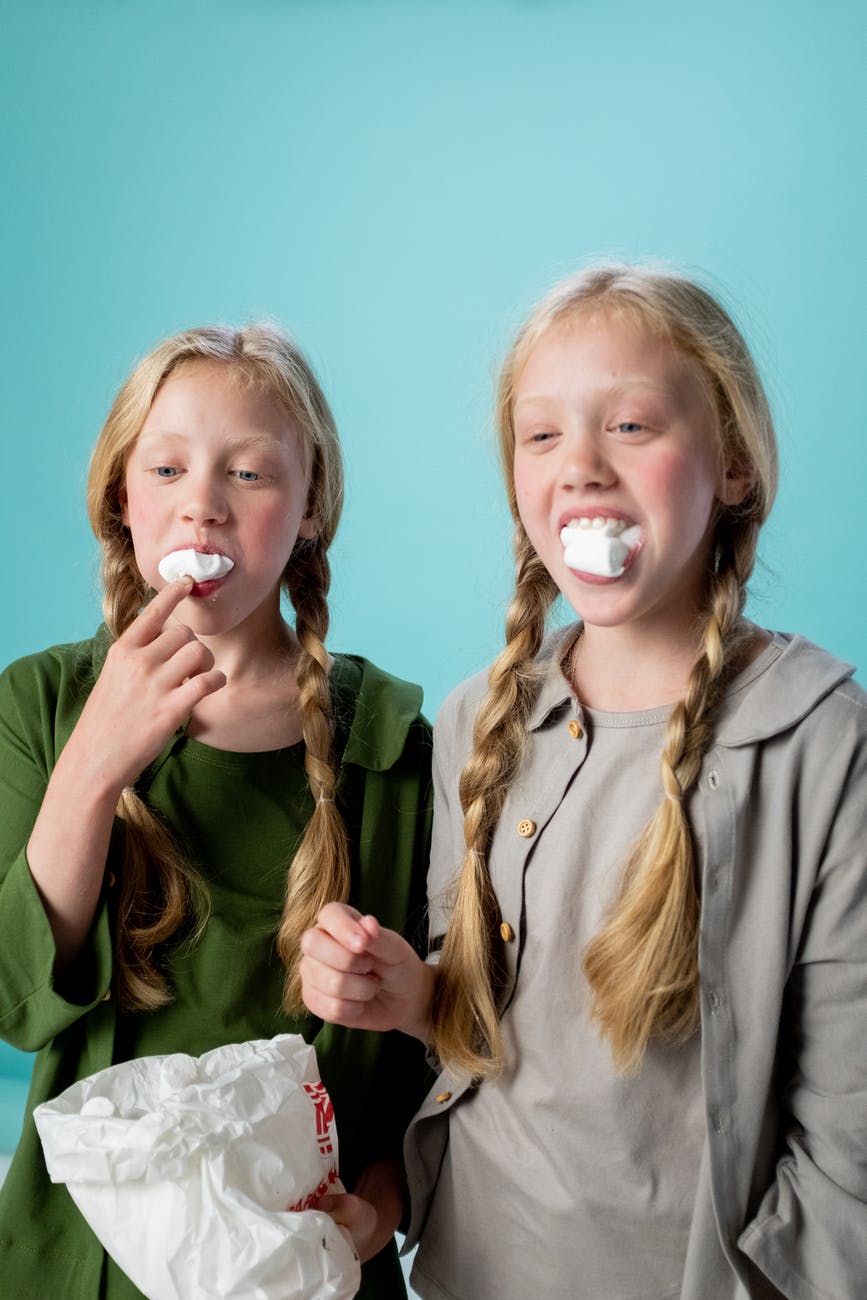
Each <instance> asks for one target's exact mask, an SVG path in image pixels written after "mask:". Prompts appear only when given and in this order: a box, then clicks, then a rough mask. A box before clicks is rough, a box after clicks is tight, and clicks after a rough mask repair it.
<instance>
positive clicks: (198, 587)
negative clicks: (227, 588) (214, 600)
mask: <svg viewBox="0 0 867 1300" xmlns="http://www.w3.org/2000/svg"><path fill="white" fill-rule="evenodd" d="M226 576H227V577H228V574H227V575H226ZM225 581H226V578H209V579H208V580H207V582H194V583H193V585H192V587H191V588H190V593H189V594H190V595H191V596H192V597H193V598H194V599H196V600H206V599H207V597H208V596H213V595H214V593H215V592H217V591H219V590H220V588H221V587H222V585H223V583H224V582H225Z"/></svg>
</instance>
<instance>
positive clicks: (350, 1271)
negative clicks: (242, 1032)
mask: <svg viewBox="0 0 867 1300" xmlns="http://www.w3.org/2000/svg"><path fill="white" fill-rule="evenodd" d="M34 1119H35V1121H36V1127H37V1129H38V1130H39V1136H40V1139H41V1141H42V1147H43V1151H44V1154H45V1161H46V1164H47V1166H48V1172H49V1174H50V1175H51V1179H52V1182H55V1183H66V1185H67V1187H68V1189H69V1192H70V1194H71V1196H72V1198H73V1200H74V1201H75V1203H76V1205H77V1206H78V1208H79V1209H80V1210H81V1213H82V1214H83V1215H84V1217H85V1219H86V1220H87V1222H88V1223H89V1224H90V1226H91V1228H92V1229H93V1231H94V1232H95V1233H96V1235H97V1236H98V1237H99V1239H100V1241H101V1242H102V1244H103V1245H104V1246H105V1248H106V1250H107V1251H108V1253H109V1254H110V1255H111V1256H112V1257H113V1259H114V1260H115V1261H116V1262H117V1263H118V1264H119V1265H120V1267H121V1268H122V1269H123V1270H124V1272H125V1273H127V1274H128V1275H129V1277H130V1278H131V1279H132V1280H133V1282H134V1283H135V1284H136V1286H137V1287H138V1288H139V1290H140V1291H142V1292H143V1293H144V1294H145V1295H146V1296H147V1297H148V1300H192V1298H193V1297H195V1300H350V1297H352V1296H354V1295H355V1293H356V1291H357V1290H358V1288H359V1286H360V1284H361V1273H360V1266H359V1263H358V1259H357V1256H356V1254H355V1251H354V1250H353V1247H352V1244H351V1240H350V1238H349V1235H348V1233H346V1232H345V1231H344V1229H342V1228H338V1227H337V1225H336V1224H335V1223H334V1221H333V1219H331V1218H330V1216H329V1215H327V1214H324V1213H322V1212H320V1211H318V1210H312V1209H310V1208H309V1207H310V1205H312V1203H313V1202H314V1201H315V1200H316V1199H317V1197H319V1196H321V1195H324V1193H325V1192H326V1191H338V1192H339V1191H342V1190H343V1188H342V1185H341V1183H340V1181H339V1179H338V1176H337V1133H336V1129H335V1125H334V1111H333V1107H332V1106H331V1102H330V1100H329V1098H328V1093H327V1092H326V1090H325V1088H324V1086H323V1084H322V1083H321V1082H320V1079H319V1072H318V1069H317V1065H316V1052H315V1050H314V1048H312V1047H310V1046H309V1045H308V1044H307V1043H305V1041H304V1039H303V1038H301V1036H300V1035H298V1034H282V1035H279V1036H278V1037H276V1038H273V1039H262V1040H259V1041H254V1042H247V1043H231V1044H229V1045H228V1046H226V1047H218V1048H215V1049H214V1050H213V1051H211V1052H205V1054H204V1055H203V1056H200V1057H192V1056H185V1055H183V1054H181V1053H177V1054H174V1055H171V1056H145V1057H140V1058H139V1059H138V1060H134V1061H127V1062H125V1063H124V1064H122V1065H113V1066H111V1067H110V1068H109V1069H106V1070H101V1071H100V1072H99V1073H98V1074H94V1075H91V1076H90V1078H87V1079H82V1080H80V1081H79V1082H78V1083H76V1084H73V1085H72V1087H71V1088H67V1090H66V1091H65V1092H63V1093H61V1095H60V1096H59V1097H57V1098H55V1099H54V1100H53V1101H49V1102H44V1103H43V1104H42V1105H41V1106H38V1107H37V1108H36V1110H35V1111H34ZM288 1207H292V1208H291V1209H289V1208H288Z"/></svg>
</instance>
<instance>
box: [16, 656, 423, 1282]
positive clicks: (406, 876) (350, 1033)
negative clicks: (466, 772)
mask: <svg viewBox="0 0 867 1300" xmlns="http://www.w3.org/2000/svg"><path fill="white" fill-rule="evenodd" d="M108 643H109V642H108V636H107V634H106V633H105V632H104V631H101V632H100V633H99V634H98V635H97V637H96V638H94V640H93V641H87V642H81V643H79V644H76V645H67V646H59V647H55V648H53V649H51V650H47V651H45V652H44V653H42V654H39V655H33V656H30V657H29V658H27V659H22V660H19V661H18V662H17V663H15V664H13V665H12V666H11V667H10V668H9V669H7V670H6V672H5V673H4V674H3V675H2V677H0V1035H2V1036H3V1037H4V1038H5V1039H7V1040H8V1041H9V1042H10V1043H12V1044H13V1046H16V1047H18V1048H21V1049H23V1050H25V1051H35V1052H37V1053H38V1054H37V1057H36V1062H35V1068H34V1072H33V1082H32V1087H31V1092H30V1097H29V1101H28V1112H27V1119H26V1121H25V1125H24V1129H23V1132H22V1136H21V1140H20V1142H19V1145H18V1149H17V1151H16V1153H15V1157H14V1159H13V1161H12V1165H11V1168H10V1170H9V1172H8V1174H7V1177H6V1180H5V1183H4V1185H3V1187H2V1189H0V1278H2V1279H3V1282H2V1294H3V1296H4V1297H8V1298H10V1300H11V1297H19V1296H21V1297H27V1298H28V1300H42V1297H45V1296H51V1295H53V1296H57V1297H62V1298H63V1300H73V1298H77V1297H81V1298H82V1300H92V1298H93V1297H97V1296H100V1297H107V1300H132V1297H137V1296H139V1294H140V1293H139V1292H138V1291H137V1289H136V1288H135V1287H134V1286H133V1285H132V1283H131V1282H130V1281H129V1280H128V1279H127V1278H126V1277H125V1275H124V1274H123V1273H121V1272H120V1270H119V1269H118V1268H117V1267H116V1266H115V1265H114V1264H113V1262H112V1261H111V1260H110V1259H109V1258H108V1257H107V1256H106V1255H105V1252H104V1251H103V1250H102V1247H101V1246H100V1244H99V1242H98V1241H97V1239H96V1238H95V1237H94V1235H93V1233H92V1232H91V1231H90V1229H89V1228H88V1226H87V1224H86V1223H85V1222H84V1220H83V1219H82V1217H81V1215H80V1214H79V1212H78V1210H77V1208H76V1207H75V1205H74V1204H73V1202H72V1200H71V1198H70V1196H69V1194H68V1192H67V1191H66V1188H65V1187H64V1186H62V1185H60V1186H55V1185H53V1184H52V1183H50V1182H49V1180H48V1176H47V1173H46V1171H45V1166H44V1162H43V1160H42V1154H41V1148H40V1146H39V1141H38V1137H37V1135H36V1131H35V1127H34V1125H33V1121H32V1119H31V1118H30V1114H31V1112H32V1110H33V1108H34V1106H36V1105H37V1104H38V1103H39V1102H41V1101H43V1100H45V1099H47V1098H49V1097H54V1096H56V1095H57V1094H58V1093H59V1092H61V1091H63V1089H64V1088H66V1087H68V1086H69V1084H71V1083H73V1082H74V1081H75V1080H77V1079H80V1078H82V1077H84V1076H86V1075H88V1074H92V1073H94V1072H95V1071H96V1070H100V1069H103V1068H104V1067H106V1066H108V1065H112V1064H115V1063H116V1062H118V1061H123V1060H127V1059H129V1058H131V1057H138V1056H144V1055H151V1054H162V1053H166V1052H187V1053H189V1054H191V1055H199V1054H200V1053H202V1052H205V1051H207V1050H209V1049H210V1048H212V1047H216V1046H219V1045H221V1044H223V1043H228V1042H237V1041H243V1040H245V1039H251V1038H267V1037H271V1036H273V1035H275V1034H278V1033H301V1034H303V1035H304V1037H305V1039H306V1040H307V1041H308V1042H312V1043H314V1044H315V1046H316V1050H317V1057H318V1061H319V1068H320V1072H321V1074H322V1078H323V1080H324V1082H325V1083H326V1085H327V1087H328V1089H329V1092H330V1094H331V1098H332V1101H333V1103H334V1109H335V1117H336V1120H337V1128H338V1140H339V1149H340V1174H341V1178H342V1179H343V1181H344V1183H345V1184H346V1186H347V1187H348V1188H350V1189H351V1188H352V1186H353V1183H354V1181H355V1179H356V1178H357V1176H358V1174H359V1172H360V1171H361V1169H362V1168H363V1167H364V1165H365V1164H366V1163H367V1162H368V1161H369V1160H370V1159H373V1158H376V1157H378V1156H382V1155H389V1154H399V1152H400V1150H401V1141H402V1136H403V1132H404V1129H405V1128H406V1124H407V1122H408V1120H409V1118H410V1116H411V1115H412V1113H413V1111H414V1110H415V1108H416V1106H417V1105H418V1103H419V1102H420V1100H421V1098H422V1096H423V1095H424V1092H425V1088H426V1083H427V1081H428V1073H427V1067H426V1065H425V1062H424V1053H423V1049H422V1048H421V1045H420V1044H416V1043H415V1042H414V1041H412V1040H409V1039H407V1038H406V1037H405V1036H403V1035H400V1034H374V1033H367V1032H364V1031H361V1030H346V1029H341V1028H337V1027H334V1026H331V1025H325V1024H323V1023H322V1022H321V1021H319V1020H316V1019H314V1018H313V1017H312V1016H304V1017H302V1018H300V1019H297V1020H295V1019H290V1018H288V1017H286V1016H285V1015H284V1014H283V1012H282V1011H281V1008H280V999H281V989H282V982H283V968H282V966H281V964H280V962H279V960H278V958H277V955H276V952H275V948H274V936H275V933H276V929H277V925H278V923H279V918H280V914H281V910H282V900H283V895H284V892H285V883H286V874H287V870H288V867H289V864H290V863H291V860H292V857H293V854H294V852H295V849H296V848H297V845H298V843H299V842H300V839H301V837H302V835H303V833H304V828H305V826H306V824H307V821H308V818H309V816H310V814H311V811H312V799H311V796H310V792H309V789H308V786H307V782H306V779H305V775H304V747H303V745H302V744H298V745H294V746H291V747H289V748H287V749H284V750H280V751H276V752H269V753H253V754H243V753H232V752H228V751H224V750H217V749H213V748H211V747H210V746H208V745H204V744H202V743H200V742H198V741H195V740H191V739H189V738H187V737H186V736H185V735H184V733H183V731H182V730H179V731H178V733H176V735H175V736H174V738H173V739H172V741H171V742H170V744H169V745H167V746H166V748H165V749H164V751H163V752H162V754H161V755H160V756H159V758H158V759H157V760H156V761H155V762H154V763H153V764H152V765H151V766H150V768H148V769H147V770H146V772H145V773H144V774H143V776H142V778H141V780H140V782H139V783H138V788H139V791H140V793H141V794H143V795H144V797H146V798H147V800H148V802H149V803H150V804H151V806H152V807H153V808H155V809H156V810H157V811H158V812H159V813H160V814H161V816H162V817H163V818H164V820H165V821H166V822H167V824H168V825H169V826H170V828H171V829H172V831H173V833H174V835H175V836H176V838H177V839H178V840H179V841H180V843H181V844H182V845H183V847H184V848H185V849H186V851H187V853H188V855H189V858H190V860H191V861H192V862H194V863H195V864H196V865H197V867H198V868H199V870H200V872H201V873H202V875H203V877H204V878H205V879H206V881H207V885H208V890H209V894H210V901H211V912H210V916H209V919H208V923H207V926H206V928H205V931H204V933H203V935H202V937H201V938H200V939H199V940H198V941H197V942H196V943H195V944H193V945H190V944H185V943H183V942H181V943H177V944H174V945H172V946H171V947H170V948H169V950H168V951H167V952H166V953H165V959H166V963H167V969H168V972H169V974H170V978H171V982H172V985H173V988H174V991H175V999H174V1001H173V1002H172V1003H171V1004H170V1005H169V1006H168V1007H166V1008H164V1009H162V1010H160V1011H158V1012H152V1013H131V1014H124V1013H122V1012H120V1011H119V1009H118V1007H117V1005H116V1003H115V1000H114V998H113V997H112V996H111V984H112V974H113V972H112V929H113V909H114V902H115V899H116V893H117V886H116V883H115V882H116V879H117V877H118V875H119V873H120V861H121V850H122V841H123V823H122V822H119V821H118V822H116V824H115V828H114V833H113V838H112V846H111V849H110V853H109V862H108V868H107V871H106V877H105V888H104V891H103V899H102V903H101V906H100V909H99V911H98V913H97V916H96V918H95V921H94V925H93V930H92V934H91V937H90V941H89V943H88V945H87V947H86V949H85V951H84V952H83V954H82V957H81V960H80V961H79V963H78V964H77V967H76V972H75V987H74V989H70V988H69V987H68V986H67V985H65V986H64V988H63V990H62V992H61V991H60V990H58V989H56V988H55V987H54V984H53V980H52V965H53V957H54V947H53V941H52V937H51V931H50V928H49V926H48V922H47V919H46V917H45V914H44V911H43V909H42V906H41V903H40V900H39V897H38V895H37V893H36V890H35V888H34V885H33V881H32V878H31V876H30V873H29V870H28V868H27V864H26V860H25V856H24V845H25V844H26V842H27V839H28V837H29V834H30V830H31V828H32V825H33V821H34V819H35V817H36V814H37V812H38V810H39V807H40V804H41V801H42V796H43V794H44V790H45V785H46V782H47V779H48V776H49V775H50V772H51V770H52V768H53V765H54V762H55V760H56V757H57V755H58V754H59V752H60V750H61V748H62V747H63V744H64V743H65V741H66V739H67V738H68V736H69V734H70V732H71V731H72V728H73V726H74V725H75V721H76V719H77V718H78V715H79V713H80V711H81V708H82V707H83V704H84V701H85V699H86V698H87V694H88V691H89V689H90V686H91V684H92V682H93V680H94V678H95V674H96V673H97V672H98V669H99V666H100V664H101V662H102V658H103V656H104V654H105V650H106V648H107V645H108ZM332 696H333V700H334V706H335V716H336V720H337V732H338V751H339V752H340V753H341V755H342V758H341V762H340V767H339V777H338V802H339V805H340V807H341V811H342V812H343V814H344V817H345V820H346V823H347V827H348V830H349V835H350V842H351V846H352V847H351V852H352V896H351V900H350V901H351V902H352V903H353V904H354V905H355V906H357V907H358V908H359V909H360V910H362V911H364V912H372V913H374V914H375V915H376V916H378V917H379V918H380V920H381V921H382V923H383V924H384V925H386V926H388V927H389V928H393V929H397V930H400V931H401V932H403V933H404V934H405V935H406V937H407V938H408V939H410V941H412V942H415V943H416V945H417V946H418V947H419V948H420V949H422V948H423V946H424V933H425V928H426V927H425V913H424V881H425V873H426V866H427V850H428V841H429V832H430V752H431V746H430V730H429V727H428V725H427V723H426V722H425V721H424V719H423V718H422V716H421V714H420V712H419V708H420V704H421V691H420V689H419V688H418V687H415V686H411V685H409V684H408V683H405V682H401V681H398V680H397V679H396V678H393V677H390V676H389V675H388V674H386V673H383V672H381V671H380V670H378V669H377V668H375V667H373V666H372V665H371V664H369V663H367V662H366V661H365V660H363V659H359V658H356V657H353V656H337V657H336V659H335V663H334V668H333V671H332ZM118 725H122V719H119V720H118ZM359 1295H360V1296H363V1297H371V1298H372V1297H376V1298H377V1300H390V1298H391V1297H403V1296H404V1295H405V1289H404V1284H403V1279H402V1275H401V1271H400V1266H399V1262H398V1260H397V1256H396V1251H395V1249H394V1246H393V1245H392V1246H391V1247H389V1248H387V1249H386V1250H384V1251H382V1252H381V1253H380V1254H379V1255H378V1256H377V1257H376V1259H374V1260H371V1261H370V1262H369V1263H368V1264H366V1265H365V1266H364V1270H363V1284H362V1289H361V1291H360V1292H359Z"/></svg>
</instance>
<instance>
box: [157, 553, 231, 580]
mask: <svg viewBox="0 0 867 1300" xmlns="http://www.w3.org/2000/svg"><path fill="white" fill-rule="evenodd" d="M234 567H235V561H234V560H230V559H229V557H228V555H205V554H204V552H202V551H193V550H189V551H172V552H171V554H170V555H165V556H163V558H162V559H161V560H160V562H159V564H158V565H157V568H158V569H159V571H160V576H161V577H163V578H165V580H166V582H177V580H178V578H183V577H186V576H187V574H189V576H190V577H191V578H192V579H193V581H194V582H209V581H211V580H212V579H214V578H225V576H226V574H227V573H228V572H229V570H230V569H234Z"/></svg>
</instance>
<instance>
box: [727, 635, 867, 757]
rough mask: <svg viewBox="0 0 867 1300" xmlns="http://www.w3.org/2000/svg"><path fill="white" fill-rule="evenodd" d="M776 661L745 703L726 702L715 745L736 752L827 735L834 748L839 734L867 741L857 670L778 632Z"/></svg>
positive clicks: (865, 699) (866, 706)
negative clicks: (790, 737)
mask: <svg viewBox="0 0 867 1300" xmlns="http://www.w3.org/2000/svg"><path fill="white" fill-rule="evenodd" d="M774 641H775V644H776V646H777V647H778V649H779V653H778V654H777V656H776V658H775V659H774V660H773V662H772V663H771V664H770V666H769V667H768V668H767V670H766V671H765V672H763V673H762V674H761V676H760V677H759V678H758V680H757V681H756V682H754V683H753V684H752V686H751V688H750V689H749V690H748V691H745V692H744V693H743V696H742V698H738V697H733V698H732V699H730V700H728V701H727V702H726V705H725V707H724V709H723V711H722V714H721V716H720V720H719V724H718V729H717V740H718V741H719V743H720V744H722V745H725V746H728V747H732V748H736V747H738V746H741V745H749V744H754V743H756V742H758V741H763V740H772V739H774V738H777V737H782V736H784V735H785V734H787V733H789V734H791V733H795V732H801V733H803V732H805V731H807V732H810V733H814V734H821V733H824V735H825V743H826V744H827V745H828V746H833V745H834V744H835V743H837V742H839V740H840V738H841V735H844V734H845V735H846V736H848V737H849V738H850V739H851V740H854V741H856V743H857V742H858V741H859V740H860V743H863V741H864V739H865V738H867V692H865V691H864V690H863V688H862V687H861V686H859V685H858V683H857V682H854V681H853V680H852V674H853V673H854V671H855V669H854V668H853V666H852V665H851V664H848V663H844V662H843V661H842V660H840V659H837V658H836V657H835V656H834V655H832V654H829V653H828V651H827V650H823V649H822V648H821V647H820V646H817V645H813V643H812V642H810V641H808V640H807V639H806V638H805V637H802V636H792V635H789V634H782V633H777V634H775V636H774Z"/></svg>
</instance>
